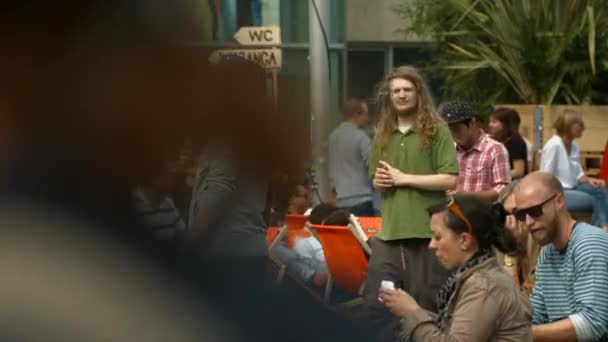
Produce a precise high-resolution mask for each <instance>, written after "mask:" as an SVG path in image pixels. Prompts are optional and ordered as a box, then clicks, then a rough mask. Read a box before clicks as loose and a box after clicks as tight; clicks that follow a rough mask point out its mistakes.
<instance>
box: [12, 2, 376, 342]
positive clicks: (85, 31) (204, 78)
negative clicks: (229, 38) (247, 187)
mask: <svg viewBox="0 0 608 342" xmlns="http://www.w3.org/2000/svg"><path fill="white" fill-rule="evenodd" d="M189 5H193V4H192V3H189V2H187V1H186V2H180V5H179V6H178V5H176V4H173V3H171V4H169V3H166V4H161V3H159V2H148V1H115V0H107V1H69V0H59V1H55V2H52V3H50V2H47V1H36V0H30V1H21V2H11V3H10V4H2V5H0V39H2V42H3V46H2V53H1V54H0V72H1V73H2V75H3V77H2V78H1V79H0V96H1V97H2V101H0V129H2V134H0V140H1V142H2V145H1V146H3V149H2V157H3V159H2V160H3V172H2V174H1V177H2V178H1V181H2V183H1V186H2V188H1V190H2V192H1V196H0V221H1V223H0V224H1V226H2V235H1V236H0V250H2V258H0V270H1V271H0V272H2V273H1V274H2V279H3V281H2V282H1V283H2V284H1V285H0V308H1V309H0V311H1V312H0V326H1V327H2V328H1V329H0V340H2V341H30V340H33V341H36V340H41V339H43V340H57V341H89V340H100V341H215V340H254V341H269V340H273V339H275V338H279V339H280V340H292V341H313V340H325V339H327V340H336V339H337V336H339V337H340V338H345V339H348V340H349V341H351V340H352V341H356V340H359V338H361V339H365V340H366V341H368V340H370V338H369V337H365V336H364V335H365V334H360V332H358V331H357V330H356V329H355V328H354V327H352V325H351V324H349V322H347V321H344V320H341V319H340V317H338V316H337V315H334V314H333V313H330V312H328V311H326V310H323V309H321V308H319V307H317V306H314V305H312V304H311V303H310V302H309V301H307V300H305V299H304V298H302V297H297V296H291V295H289V294H286V293H283V292H280V291H278V290H277V291H273V292H272V293H269V292H268V291H266V290H265V289H263V288H261V287H260V286H259V284H256V283H255V282H246V281H241V280H239V279H235V278H233V277H232V276H233V275H234V274H236V273H238V272H239V270H243V268H239V267H240V266H242V265H240V266H239V265H235V264H231V263H228V262H227V263H217V262H216V260H212V259H209V258H207V257H206V256H205V255H202V254H201V253H195V252H194V251H193V250H186V251H184V250H182V249H178V248H177V247H176V246H170V245H167V244H159V243H157V242H156V241H155V240H154V239H152V238H151V237H150V236H149V235H148V234H144V233H143V230H140V229H137V221H136V217H135V215H134V212H133V210H132V196H131V195H132V190H133V189H134V188H135V187H136V185H137V184H138V183H139V182H140V181H141V180H142V179H150V177H154V173H155V172H156V171H155V170H160V169H162V168H163V164H162V163H163V158H162V157H163V153H162V151H163V149H164V148H166V147H168V145H169V148H170V147H171V146H170V145H173V144H174V143H175V147H176V150H178V149H179V146H180V145H181V144H182V141H183V137H185V136H192V137H195V136H196V137H198V138H200V139H202V138H203V137H210V138H213V136H211V135H210V134H209V133H208V131H211V130H212V125H213V124H214V122H213V120H212V118H209V117H207V116H204V115H203V114H202V113H209V110H210V107H211V104H212V101H211V100H209V98H208V95H209V94H210V93H211V91H210V90H209V88H211V87H214V86H217V84H213V83H211V82H210V77H211V76H210V75H209V72H208V70H207V67H206V66H205V65H203V64H201V61H206V57H205V56H201V54H202V52H201V51H199V50H196V49H193V48H191V47H184V45H183V43H184V37H183V36H181V35H180V34H181V31H179V30H173V25H172V23H180V24H182V23H183V22H184V21H183V20H180V19H183V18H176V17H175V13H182V14H183V13H192V11H188V10H187V7H188V6H189ZM161 19H162V20H161ZM190 19H192V21H193V22H196V20H193V19H194V18H190ZM168 23H169V25H167V24H168ZM227 104H228V103H226V105H227ZM211 113H213V112H212V111H211ZM257 119H259V120H261V121H260V122H261V123H260V125H261V126H264V124H270V123H271V122H268V121H265V120H264V119H263V118H257ZM224 127H226V126H224ZM250 127H251V126H248V127H247V128H248V129H249V128H250ZM277 131H279V130H277ZM226 137H228V138H230V137H231V136H226ZM228 140H229V141H228V143H227V144H225V145H224V146H228V147H232V146H236V142H234V141H232V140H230V139H228ZM257 146H259V145H257ZM234 151H236V152H235V160H239V161H242V162H243V163H250V162H251V159H247V158H241V156H242V154H241V153H245V152H247V153H250V152H251V151H248V150H246V149H235V150H234ZM248 157H251V156H248ZM256 157H257V158H258V159H259V163H260V164H264V163H270V162H269V161H267V160H266V159H265V158H266V154H259V155H257V156H256ZM256 172H257V171H256ZM255 174H256V175H257V174H258V173H255ZM262 205H263V203H262ZM208 241H212V240H208ZM228 270H230V271H228ZM244 273H245V272H244ZM303 324H304V325H311V326H314V327H315V329H314V330H311V331H301V329H299V328H300V327H301V326H302V325H303Z"/></svg>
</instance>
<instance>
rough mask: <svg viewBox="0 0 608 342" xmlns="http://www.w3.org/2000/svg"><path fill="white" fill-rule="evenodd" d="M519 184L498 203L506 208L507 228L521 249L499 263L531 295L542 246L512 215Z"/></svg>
mask: <svg viewBox="0 0 608 342" xmlns="http://www.w3.org/2000/svg"><path fill="white" fill-rule="evenodd" d="M517 184H518V181H514V182H511V184H509V185H508V186H507V187H506V188H505V189H504V190H503V191H502V193H501V194H500V196H499V197H498V202H499V203H501V204H502V205H503V206H504V208H505V211H506V212H507V220H506V223H505V227H506V228H507V229H509V230H510V231H511V232H512V233H513V235H514V236H515V237H516V238H517V241H519V248H518V250H517V252H514V253H511V254H508V255H505V256H504V257H503V258H502V260H499V262H501V261H503V262H504V266H505V269H506V270H507V272H509V273H510V274H511V276H512V277H513V279H515V282H516V283H517V284H519V285H520V287H521V290H522V291H523V293H524V294H526V295H529V294H530V293H531V292H532V288H533V287H534V283H535V282H536V277H535V270H536V260H537V259H538V253H539V252H540V245H539V244H538V243H537V242H536V241H534V239H532V237H531V236H530V233H529V232H528V229H527V228H526V226H525V224H524V223H523V222H519V221H517V220H515V216H513V214H512V213H513V210H514V209H515V196H514V194H513V192H514V190H515V187H516V186H517Z"/></svg>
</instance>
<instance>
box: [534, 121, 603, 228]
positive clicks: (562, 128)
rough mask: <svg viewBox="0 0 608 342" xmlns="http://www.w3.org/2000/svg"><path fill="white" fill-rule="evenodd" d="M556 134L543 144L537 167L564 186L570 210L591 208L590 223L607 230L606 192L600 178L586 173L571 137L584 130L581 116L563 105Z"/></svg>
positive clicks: (588, 209)
mask: <svg viewBox="0 0 608 342" xmlns="http://www.w3.org/2000/svg"><path fill="white" fill-rule="evenodd" d="M553 127H554V128H555V131H556V134H555V135H554V136H553V137H551V139H549V140H548V141H547V142H546V143H545V145H544V146H543V150H542V152H541V156H540V171H545V172H550V173H552V174H554V175H555V176H556V177H557V178H558V179H559V181H560V182H561V183H562V186H563V187H564V193H565V197H566V208H567V209H568V210H569V211H575V212H576V211H592V212H593V215H592V217H591V224H592V225H594V226H596V227H602V228H603V229H604V230H605V231H608V192H607V191H606V182H604V180H602V179H597V178H591V177H588V176H586V175H585V173H584V172H583V168H582V166H581V162H580V148H579V146H578V144H577V143H576V142H575V141H574V139H578V138H580V137H582V135H583V131H584V130H585V123H584V122H583V116H582V115H581V114H580V113H578V112H575V111H573V110H569V109H566V110H564V111H563V112H562V113H560V115H559V116H558V118H557V120H555V123H554V125H553Z"/></svg>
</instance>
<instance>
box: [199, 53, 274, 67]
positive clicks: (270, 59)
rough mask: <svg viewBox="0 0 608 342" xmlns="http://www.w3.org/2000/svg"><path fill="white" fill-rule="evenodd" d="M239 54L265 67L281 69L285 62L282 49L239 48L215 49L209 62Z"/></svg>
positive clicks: (216, 61)
mask: <svg viewBox="0 0 608 342" xmlns="http://www.w3.org/2000/svg"><path fill="white" fill-rule="evenodd" d="M229 56H239V57H241V58H244V59H247V60H250V61H253V62H255V63H258V64H259V65H260V66H262V67H263V68H264V69H280V68H281V65H282V64H283V53H282V51H281V49H277V48H270V49H239V50H215V51H213V53H212V54H211V56H209V62H211V63H218V62H219V61H221V60H222V59H223V58H227V57H229Z"/></svg>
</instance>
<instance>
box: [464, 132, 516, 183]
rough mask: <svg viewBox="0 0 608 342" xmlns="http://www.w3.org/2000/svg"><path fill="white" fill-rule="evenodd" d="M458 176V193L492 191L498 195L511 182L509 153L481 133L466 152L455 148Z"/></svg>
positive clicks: (499, 144)
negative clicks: (458, 168) (458, 169)
mask: <svg viewBox="0 0 608 342" xmlns="http://www.w3.org/2000/svg"><path fill="white" fill-rule="evenodd" d="M457 152H458V163H459V167H460V174H459V175H458V191H464V192H479V191H487V190H494V191H496V192H497V193H499V194H500V192H501V191H502V190H503V189H504V188H505V186H506V185H507V184H509V183H510V182H511V168H510V167H509V152H507V149H506V148H505V146H504V145H503V144H501V143H499V142H498V141H496V140H493V139H492V138H490V137H489V136H488V135H487V134H485V133H482V134H481V136H480V137H479V139H478V140H477V142H476V143H475V145H473V146H472V147H471V148H469V149H468V150H463V149H462V148H460V147H457Z"/></svg>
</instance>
